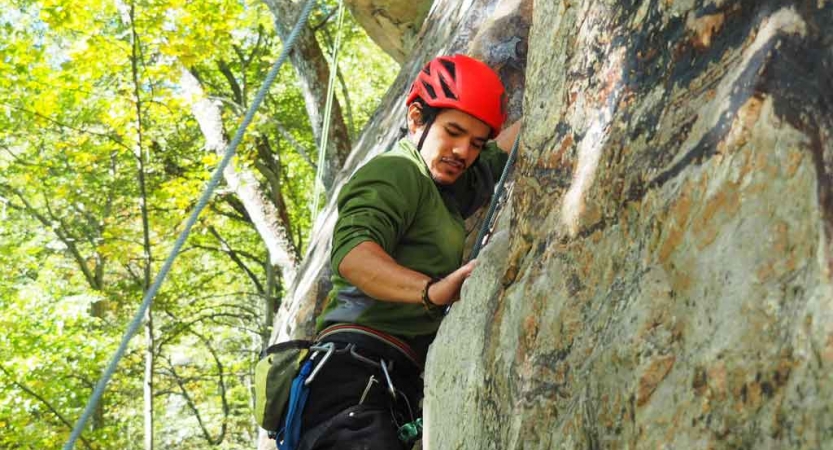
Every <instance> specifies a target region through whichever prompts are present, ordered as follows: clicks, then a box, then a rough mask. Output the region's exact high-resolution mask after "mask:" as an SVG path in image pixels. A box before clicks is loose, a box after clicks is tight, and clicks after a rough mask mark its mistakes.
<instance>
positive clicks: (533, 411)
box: [423, 0, 833, 450]
mask: <svg viewBox="0 0 833 450" xmlns="http://www.w3.org/2000/svg"><path fill="white" fill-rule="evenodd" d="M831 30H833V2H830V1H818V0H813V1H793V2H790V1H758V2H753V1H727V0H722V1H721V0H715V1H704V0H701V1H694V0H690V1H674V2H671V1H643V2H630V1H625V2H609V1H608V2H596V1H589V0H584V1H578V2H568V1H547V2H544V1H539V2H537V3H536V5H535V11H534V19H533V26H532V31H531V35H530V39H529V46H528V48H529V49H530V50H529V59H528V66H527V71H526V80H527V81H526V92H525V97H524V111H525V114H524V123H525V125H524V131H523V138H522V147H521V151H522V153H521V156H520V161H519V163H518V167H517V168H516V171H515V177H514V180H515V183H514V188H513V192H512V193H511V197H510V199H509V207H508V208H506V210H504V212H503V217H502V218H501V222H500V224H499V226H498V231H497V232H496V233H495V235H494V237H493V238H492V241H491V243H490V245H489V246H487V247H486V248H485V250H484V252H483V253H482V254H481V257H480V263H479V265H478V268H477V269H476V270H475V272H474V274H473V276H472V278H471V279H470V280H469V281H468V282H467V284H466V287H465V289H464V294H463V299H462V302H461V303H460V304H458V305H457V306H455V307H454V308H453V310H452V312H451V314H450V315H449V316H448V317H447V318H446V321H445V322H444V323H443V326H442V328H441V330H440V334H439V336H438V338H437V340H436V341H435V343H434V344H433V346H432V349H431V353H430V354H429V365H428V368H427V369H426V389H427V398H426V401H425V405H424V406H425V415H426V423H427V425H426V426H427V432H426V439H425V441H424V443H423V445H424V448H428V449H433V450H444V449H500V450H506V449H550V448H552V449H555V448H559V449H560V448H593V449H596V448H631V449H642V448H675V449H715V448H755V449H780V448H791V449H817V448H819V449H820V448H833V402H831V399H833V284H832V283H831V281H832V278H831V277H832V275H831V269H833V253H831V237H833V184H832V183H833V136H832V134H833V33H831Z"/></svg>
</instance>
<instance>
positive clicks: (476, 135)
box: [409, 109, 491, 184]
mask: <svg viewBox="0 0 833 450" xmlns="http://www.w3.org/2000/svg"><path fill="white" fill-rule="evenodd" d="M409 113H410V111H409ZM409 127H411V130H412V132H411V139H412V140H413V141H414V143H415V144H416V143H418V142H419V139H420V138H421V137H422V133H423V132H425V126H424V125H420V124H416V123H411V120H410V115H409ZM490 131H491V129H490V128H489V126H488V125H486V124H485V123H484V122H482V121H481V120H480V119H477V118H475V117H474V116H471V115H469V114H466V113H464V112H462V111H458V110H456V109H444V110H442V111H440V113H439V114H438V115H437V118H436V119H435V120H434V123H433V124H432V125H431V126H430V127H429V128H428V136H427V137H426V138H425V142H424V143H423V144H422V150H421V151H420V155H422V159H423V160H425V164H427V165H428V170H429V171H430V172H431V177H432V178H433V179H434V181H436V182H437V183H439V184H452V183H454V182H455V181H457V179H458V178H459V177H460V175H462V174H463V172H465V171H466V169H468V168H469V167H471V165H472V164H473V163H474V160H475V159H477V156H478V155H479V154H480V151H481V150H482V149H483V146H484V145H485V144H486V141H487V139H488V138H489V133H490Z"/></svg>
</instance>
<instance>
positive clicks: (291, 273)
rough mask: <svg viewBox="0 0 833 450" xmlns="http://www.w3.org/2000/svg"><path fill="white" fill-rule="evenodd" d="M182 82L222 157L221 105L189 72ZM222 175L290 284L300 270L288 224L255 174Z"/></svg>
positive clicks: (229, 171) (210, 145)
mask: <svg viewBox="0 0 833 450" xmlns="http://www.w3.org/2000/svg"><path fill="white" fill-rule="evenodd" d="M180 81H181V85H182V88H183V90H184V91H185V92H186V94H187V95H189V96H190V97H191V98H192V101H193V103H192V106H191V112H193V114H194V117H195V118H196V119H197V122H198V123H199V124H200V129H201V130H202V133H203V136H205V148H206V150H209V151H214V152H216V153H217V154H220V155H222V154H223V152H224V151H225V149H226V147H227V146H228V142H227V140H226V136H225V133H224V131H223V121H222V117H221V115H220V106H219V105H218V104H217V103H215V102H212V101H211V100H208V99H207V98H206V97H205V94H204V93H203V90H202V86H201V85H200V82H199V80H197V78H196V77H195V76H194V75H193V74H192V73H191V72H189V71H188V70H186V69H183V70H182V77H181V80H180ZM223 176H224V178H225V180H226V183H227V184H228V185H229V187H230V188H231V189H232V191H233V192H234V193H235V195H236V196H237V197H238V198H239V199H240V201H241V202H242V203H243V205H244V206H245V208H246V212H247V213H248V214H249V217H250V218H251V220H252V223H253V225H254V226H255V229H256V230H257V232H258V234H259V235H260V237H261V239H263V242H264V243H265V244H266V248H267V250H268V251H269V263H270V264H273V265H275V266H277V267H279V268H280V269H281V274H282V276H283V280H284V283H285V284H286V285H289V284H291V283H292V281H293V280H294V279H295V273H296V271H297V266H298V259H299V256H298V249H297V248H295V244H294V243H293V242H292V238H291V235H290V233H289V231H288V228H287V226H286V224H284V223H283V222H282V221H281V219H280V213H279V211H278V209H277V208H276V207H275V205H274V204H273V203H272V202H270V201H269V199H268V197H267V196H266V195H265V194H264V193H263V191H262V190H261V189H260V185H259V184H258V181H257V179H256V178H255V175H254V173H252V171H250V170H240V169H237V168H235V167H234V164H230V165H229V166H228V167H227V168H226V170H225V171H224V172H223Z"/></svg>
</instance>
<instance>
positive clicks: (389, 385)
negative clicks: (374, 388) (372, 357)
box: [379, 359, 396, 401]
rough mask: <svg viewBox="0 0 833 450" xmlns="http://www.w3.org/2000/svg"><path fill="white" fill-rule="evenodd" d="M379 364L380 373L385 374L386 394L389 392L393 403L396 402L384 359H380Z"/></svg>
mask: <svg viewBox="0 0 833 450" xmlns="http://www.w3.org/2000/svg"><path fill="white" fill-rule="evenodd" d="M379 362H380V363H381V364H380V365H381V366H382V373H384V374H385V380H387V382H388V392H390V395H391V397H393V401H396V388H394V387H393V382H392V381H391V380H390V374H389V373H388V365H387V364H385V360H384V359H380V360H379Z"/></svg>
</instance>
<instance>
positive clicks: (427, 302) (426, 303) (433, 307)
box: [422, 277, 442, 312]
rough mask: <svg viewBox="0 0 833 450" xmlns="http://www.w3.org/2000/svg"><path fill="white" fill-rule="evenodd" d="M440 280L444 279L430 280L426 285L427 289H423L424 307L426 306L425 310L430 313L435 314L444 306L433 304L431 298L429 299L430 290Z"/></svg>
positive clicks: (433, 278)
mask: <svg viewBox="0 0 833 450" xmlns="http://www.w3.org/2000/svg"><path fill="white" fill-rule="evenodd" d="M440 280H442V278H440V277H431V279H430V280H428V282H427V283H425V287H424V288H422V306H425V309H427V310H428V311H429V312H434V311H436V310H438V309H440V308H442V305H438V304H436V303H434V302H432V301H431V298H430V297H428V289H429V288H430V287H431V285H432V284H434V283H436V282H438V281H440Z"/></svg>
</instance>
